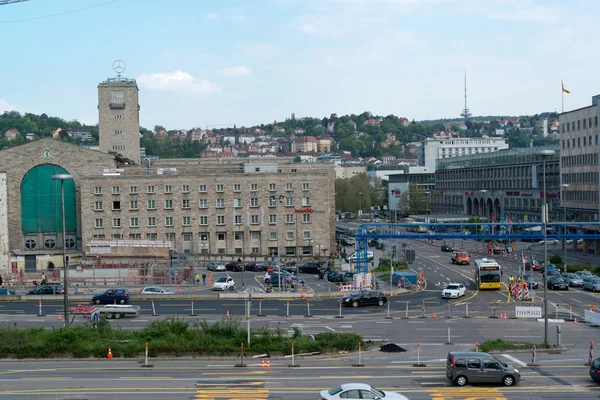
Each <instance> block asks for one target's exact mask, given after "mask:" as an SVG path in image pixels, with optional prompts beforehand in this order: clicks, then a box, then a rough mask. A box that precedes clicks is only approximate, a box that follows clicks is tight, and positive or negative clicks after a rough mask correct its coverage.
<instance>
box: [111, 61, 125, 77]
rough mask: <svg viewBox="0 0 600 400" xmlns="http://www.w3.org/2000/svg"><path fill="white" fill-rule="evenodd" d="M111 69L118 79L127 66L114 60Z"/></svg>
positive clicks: (123, 62)
mask: <svg viewBox="0 0 600 400" xmlns="http://www.w3.org/2000/svg"><path fill="white" fill-rule="evenodd" d="M112 69H113V71H115V72H116V73H117V79H120V78H121V74H122V73H123V72H125V70H126V69H127V64H125V61H123V60H116V61H115V62H113V65H112Z"/></svg>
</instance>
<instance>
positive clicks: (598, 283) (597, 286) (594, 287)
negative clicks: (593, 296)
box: [583, 276, 600, 292]
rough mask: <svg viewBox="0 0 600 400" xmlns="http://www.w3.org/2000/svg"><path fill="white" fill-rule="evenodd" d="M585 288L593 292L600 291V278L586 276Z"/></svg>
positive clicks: (584, 280) (584, 279)
mask: <svg viewBox="0 0 600 400" xmlns="http://www.w3.org/2000/svg"><path fill="white" fill-rule="evenodd" d="M583 288H584V289H587V290H591V291H592V292H598V291H600V278H598V277H597V276H586V277H585V278H583Z"/></svg>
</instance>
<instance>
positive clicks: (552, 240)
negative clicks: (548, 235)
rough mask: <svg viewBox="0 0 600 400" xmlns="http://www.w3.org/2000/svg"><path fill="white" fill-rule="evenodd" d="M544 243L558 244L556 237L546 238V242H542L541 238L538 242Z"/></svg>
mask: <svg viewBox="0 0 600 400" xmlns="http://www.w3.org/2000/svg"><path fill="white" fill-rule="evenodd" d="M544 243H547V244H558V239H546V242H544V241H543V240H540V241H539V242H538V244H540V245H543V244H544Z"/></svg>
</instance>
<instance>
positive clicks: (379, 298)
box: [341, 290, 387, 308]
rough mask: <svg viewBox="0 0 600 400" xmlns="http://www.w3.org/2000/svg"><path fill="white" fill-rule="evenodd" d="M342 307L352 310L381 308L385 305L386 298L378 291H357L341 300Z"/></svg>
mask: <svg viewBox="0 0 600 400" xmlns="http://www.w3.org/2000/svg"><path fill="white" fill-rule="evenodd" d="M341 301H342V304H343V305H344V306H347V307H349V306H352V307H354V308H356V307H358V306H368V305H371V306H380V307H381V306H383V305H384V304H386V303H387V297H385V295H384V294H383V292H380V291H379V290H357V291H356V292H354V293H351V294H349V295H348V296H344V297H342V298H341Z"/></svg>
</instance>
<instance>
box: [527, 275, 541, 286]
mask: <svg viewBox="0 0 600 400" xmlns="http://www.w3.org/2000/svg"><path fill="white" fill-rule="evenodd" d="M523 279H525V282H527V286H529V289H537V288H538V286H539V285H538V283H537V282H536V281H535V279H534V278H533V276H531V275H523Z"/></svg>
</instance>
